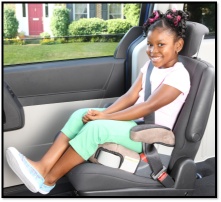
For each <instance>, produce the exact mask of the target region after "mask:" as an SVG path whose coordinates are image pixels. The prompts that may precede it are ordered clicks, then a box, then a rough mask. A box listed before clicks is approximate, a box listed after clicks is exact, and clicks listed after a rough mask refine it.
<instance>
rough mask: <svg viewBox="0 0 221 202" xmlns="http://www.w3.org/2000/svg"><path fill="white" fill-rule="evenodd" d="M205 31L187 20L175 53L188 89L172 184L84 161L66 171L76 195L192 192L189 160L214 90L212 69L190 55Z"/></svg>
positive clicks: (193, 175) (173, 157)
mask: <svg viewBox="0 0 221 202" xmlns="http://www.w3.org/2000/svg"><path fill="white" fill-rule="evenodd" d="M129 32H130V30H129ZM208 32H209V30H208V28H207V27H205V26H204V25H202V24H199V23H195V22H190V21H188V22H187V30H186V39H185V40H184V47H183V49H182V51H181V52H180V53H179V61H180V62H182V63H183V65H184V66H185V68H186V69H187V70H188V72H189V75H190V80H191V89H190V92H189V95H188V97H187V99H186V102H185V103H184V105H183V107H182V109H181V111H180V113H179V115H178V117H177V120H176V123H175V125H174V128H173V133H174V134H175V137H176V139H175V146H174V148H173V150H172V153H171V155H170V158H169V159H170V160H169V165H168V168H167V173H168V174H169V175H170V176H171V177H172V178H173V180H174V182H175V183H174V186H173V187H172V188H165V187H164V186H163V185H162V184H161V183H159V181H156V180H153V179H152V178H150V177H144V176H139V175H136V173H135V174H131V173H128V172H125V171H122V170H119V169H116V168H111V167H107V166H104V165H99V164H94V163H90V162H84V163H82V164H80V165H78V166H76V167H74V168H72V169H71V170H70V171H69V172H68V173H67V174H66V176H67V177H68V179H69V181H70V182H71V184H72V185H73V188H74V190H75V193H76V194H77V195H79V196H187V195H188V196H191V195H192V194H193V191H194V184H195V180H196V165H195V163H194V161H193V160H194V158H195V155H196V153H197V151H198V148H199V146H200V142H201V139H202V137H203V134H204V131H205V128H206V125H207V121H208V117H209V113H210V108H211V104H212V99H213V94H214V74H215V73H214V67H213V66H212V65H211V64H209V63H208V62H206V61H203V60H201V59H200V58H197V57H192V56H193V55H194V54H196V53H197V52H198V51H199V47H200V44H201V41H202V39H203V36H204V35H205V34H207V33H208ZM126 36H129V34H127V35H126ZM124 40H128V39H127V37H124V38H123V39H122V40H121V42H120V43H124ZM118 46H120V44H119V45H118ZM115 56H116V55H115ZM129 59H131V58H129ZM108 105H110V104H106V107H107V106H108ZM139 124H142V123H139ZM166 156H167V155H165V158H166Z"/></svg>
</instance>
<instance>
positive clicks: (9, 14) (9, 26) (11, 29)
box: [4, 7, 19, 39]
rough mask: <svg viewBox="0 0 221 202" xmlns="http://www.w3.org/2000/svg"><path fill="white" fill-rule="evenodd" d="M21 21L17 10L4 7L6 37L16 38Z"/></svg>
mask: <svg viewBox="0 0 221 202" xmlns="http://www.w3.org/2000/svg"><path fill="white" fill-rule="evenodd" d="M18 25H19V22H18V20H17V18H16V17H15V11H14V10H12V9H10V8H7V7H5V8H4V38H8V39H11V38H15V36H16V35H17V33H18Z"/></svg>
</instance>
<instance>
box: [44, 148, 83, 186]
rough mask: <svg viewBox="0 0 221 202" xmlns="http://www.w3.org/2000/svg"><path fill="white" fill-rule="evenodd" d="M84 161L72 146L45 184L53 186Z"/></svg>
mask: <svg viewBox="0 0 221 202" xmlns="http://www.w3.org/2000/svg"><path fill="white" fill-rule="evenodd" d="M84 161H85V160H84V159H83V158H82V157H81V156H80V155H79V154H78V153H77V152H76V151H75V150H74V149H73V148H72V147H71V146H70V147H69V148H68V149H67V150H66V152H65V153H64V154H63V155H62V157H61V158H60V159H59V160H58V161H57V163H56V164H55V165H54V167H53V168H52V169H51V170H50V171H49V172H48V174H47V176H46V178H45V182H44V184H45V185H48V186H53V185H54V184H55V183H56V181H57V180H58V179H60V178H61V177H62V176H63V175H65V174H66V173H67V172H68V171H69V170H71V169H72V168H73V167H75V166H76V165H78V164H80V163H83V162H84Z"/></svg>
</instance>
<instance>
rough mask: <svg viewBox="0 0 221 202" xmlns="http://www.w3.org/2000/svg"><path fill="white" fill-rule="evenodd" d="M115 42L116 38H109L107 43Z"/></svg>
mask: <svg viewBox="0 0 221 202" xmlns="http://www.w3.org/2000/svg"><path fill="white" fill-rule="evenodd" d="M116 41H117V37H111V38H109V39H108V42H116Z"/></svg>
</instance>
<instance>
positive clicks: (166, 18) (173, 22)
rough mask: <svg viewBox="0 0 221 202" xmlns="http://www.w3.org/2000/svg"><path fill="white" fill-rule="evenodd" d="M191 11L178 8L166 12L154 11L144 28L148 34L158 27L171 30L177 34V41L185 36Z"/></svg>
mask: <svg viewBox="0 0 221 202" xmlns="http://www.w3.org/2000/svg"><path fill="white" fill-rule="evenodd" d="M189 17H190V13H189V12H184V11H181V10H176V9H173V10H171V9H169V10H167V11H166V13H165V14H162V12H161V11H159V10H157V11H153V14H152V15H151V16H150V17H149V18H148V19H147V21H146V23H144V25H143V29H144V31H145V33H146V35H147V33H148V32H149V31H153V30H155V29H156V28H161V29H164V30H169V31H171V32H173V33H174V34H175V41H177V40H178V39H180V38H185V36H186V35H185V33H186V21H187V20H188V19H189Z"/></svg>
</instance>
